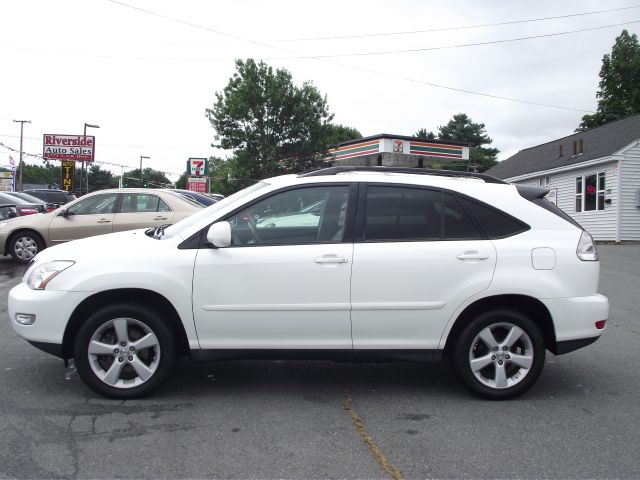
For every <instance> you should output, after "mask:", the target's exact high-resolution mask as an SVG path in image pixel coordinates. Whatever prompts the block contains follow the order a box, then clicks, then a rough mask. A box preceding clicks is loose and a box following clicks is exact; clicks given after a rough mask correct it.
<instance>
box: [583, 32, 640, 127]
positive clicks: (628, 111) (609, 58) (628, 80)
mask: <svg viewBox="0 0 640 480" xmlns="http://www.w3.org/2000/svg"><path fill="white" fill-rule="evenodd" d="M596 98H597V99H598V109H597V111H596V113H594V114H592V115H585V116H583V117H582V122H581V123H580V125H579V126H578V128H577V129H576V132H581V131H583V130H587V129H589V128H594V127H598V126H600V125H604V124H605V123H609V122H612V121H614V120H618V119H620V118H623V117H626V116H628V115H634V114H637V113H640V44H639V43H638V37H637V36H636V35H635V34H633V35H629V33H628V32H627V31H626V30H623V31H622V33H621V34H620V36H619V37H618V38H616V41H615V43H614V45H613V48H612V49H611V54H606V55H605V56H604V57H603V58H602V67H601V68H600V83H599V89H598V92H597V93H596Z"/></svg>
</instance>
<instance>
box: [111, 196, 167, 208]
mask: <svg viewBox="0 0 640 480" xmlns="http://www.w3.org/2000/svg"><path fill="white" fill-rule="evenodd" d="M120 211H121V212H122V213H139V212H168V211H170V208H169V206H168V205H167V204H166V203H165V202H164V200H162V199H161V198H160V197H158V196H157V195H153V194H150V193H125V194H123V195H122V206H121V207H120Z"/></svg>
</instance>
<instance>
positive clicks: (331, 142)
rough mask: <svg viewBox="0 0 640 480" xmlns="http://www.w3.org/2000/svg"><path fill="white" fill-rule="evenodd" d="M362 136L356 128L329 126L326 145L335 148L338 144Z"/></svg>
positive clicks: (325, 139) (337, 125)
mask: <svg viewBox="0 0 640 480" xmlns="http://www.w3.org/2000/svg"><path fill="white" fill-rule="evenodd" d="M361 137H362V134H361V133H360V132H359V131H358V129H356V128H352V127H346V126H344V125H340V124H331V123H330V124H328V125H327V130H326V133H325V138H324V143H325V144H326V145H327V146H335V145H337V144H338V143H342V142H346V141H347V140H354V139H356V138H361Z"/></svg>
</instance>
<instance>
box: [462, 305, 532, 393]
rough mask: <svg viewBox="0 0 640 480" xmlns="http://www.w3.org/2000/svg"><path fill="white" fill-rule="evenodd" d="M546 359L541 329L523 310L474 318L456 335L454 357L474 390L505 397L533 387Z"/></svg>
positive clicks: (496, 311) (484, 314)
mask: <svg viewBox="0 0 640 480" xmlns="http://www.w3.org/2000/svg"><path fill="white" fill-rule="evenodd" d="M520 332H521V333H520ZM544 359H545V345H544V338H543V336H542V334H541V332H540V329H539V328H538V327H537V326H536V324H535V323H534V322H533V321H532V320H531V319H530V318H529V317H527V316H526V315H524V314H523V313H521V312H519V311H517V310H512V309H509V308H504V309H496V310H491V311H487V312H484V313H482V314H480V315H478V316H477V317H476V318H474V319H473V320H472V321H471V322H470V323H469V324H468V325H467V326H466V327H465V328H464V329H463V330H462V333H461V334H460V336H459V337H458V338H457V340H456V343H455V345H454V348H453V352H452V359H451V360H452V363H453V367H454V369H455V370H456V373H457V374H458V375H459V376H460V378H461V379H462V381H463V382H464V384H465V385H466V387H467V388H469V389H470V390H471V391H472V392H473V393H475V394H477V395H479V396H481V397H483V398H487V399H491V400H506V399H509V398H514V397H517V396H518V395H521V394H522V393H524V392H525V391H527V390H528V389H529V388H531V386H532V385H533V384H534V383H535V382H536V380H538V377H540V374H541V373H542V368H543V367H544Z"/></svg>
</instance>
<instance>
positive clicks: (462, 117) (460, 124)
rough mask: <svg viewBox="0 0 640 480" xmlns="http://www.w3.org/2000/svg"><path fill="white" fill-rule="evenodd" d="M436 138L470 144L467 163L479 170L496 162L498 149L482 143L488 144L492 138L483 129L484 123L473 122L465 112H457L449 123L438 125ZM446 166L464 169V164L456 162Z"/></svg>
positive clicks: (481, 170)
mask: <svg viewBox="0 0 640 480" xmlns="http://www.w3.org/2000/svg"><path fill="white" fill-rule="evenodd" d="M438 140H457V141H460V142H468V143H470V144H471V148H470V149H469V160H470V162H469V164H470V165H474V166H476V167H475V168H476V169H477V170H478V171H479V172H484V171H485V170H488V169H489V168H491V167H493V166H494V165H495V164H497V163H498V161H497V156H498V153H500V150H498V149H497V148H487V147H483V146H482V145H490V144H491V143H492V142H493V140H492V139H491V137H489V135H487V132H486V130H485V125H484V123H475V122H473V120H471V118H469V117H468V116H467V114H466V113H458V114H456V115H454V116H453V118H452V119H451V120H449V123H447V124H446V125H444V126H440V127H438ZM444 165H445V167H446V168H449V169H450V170H466V169H467V166H466V165H461V164H456V165H452V166H451V167H447V165H446V164H444Z"/></svg>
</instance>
